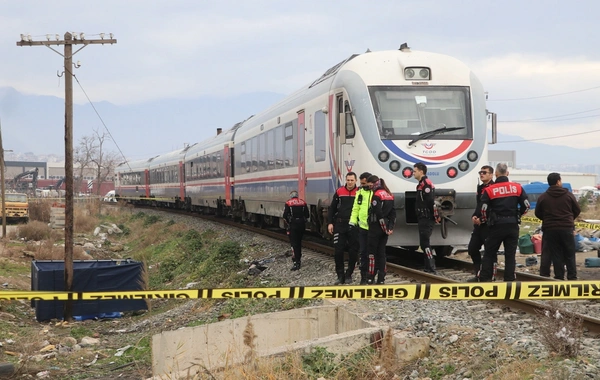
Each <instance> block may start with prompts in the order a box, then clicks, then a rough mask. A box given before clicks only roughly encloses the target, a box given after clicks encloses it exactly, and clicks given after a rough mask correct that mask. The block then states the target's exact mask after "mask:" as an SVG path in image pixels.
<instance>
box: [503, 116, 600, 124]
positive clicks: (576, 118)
mask: <svg viewBox="0 0 600 380" xmlns="http://www.w3.org/2000/svg"><path fill="white" fill-rule="evenodd" d="M599 116H600V115H589V116H581V117H570V118H568V119H556V120H540V119H531V120H507V121H503V120H499V121H498V122H499V123H520V122H525V121H527V122H529V121H530V122H532V123H554V122H556V121H569V120H579V119H589V118H592V117H599ZM557 117H558V116H557Z"/></svg>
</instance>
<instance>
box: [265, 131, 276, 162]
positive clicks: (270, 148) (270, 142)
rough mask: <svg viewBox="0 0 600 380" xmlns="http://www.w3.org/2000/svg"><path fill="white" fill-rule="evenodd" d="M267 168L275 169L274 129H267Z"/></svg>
mask: <svg viewBox="0 0 600 380" xmlns="http://www.w3.org/2000/svg"><path fill="white" fill-rule="evenodd" d="M266 139H267V146H266V149H265V151H266V152H267V169H269V170H270V169H275V130H273V129H271V130H269V131H267V138H266Z"/></svg>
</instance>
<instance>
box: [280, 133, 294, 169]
mask: <svg viewBox="0 0 600 380" xmlns="http://www.w3.org/2000/svg"><path fill="white" fill-rule="evenodd" d="M294 137H295V134H294V125H293V124H292V123H287V124H286V125H285V143H284V150H283V154H284V160H283V162H284V166H286V167H289V166H294V165H295V164H296V163H295V162H294V155H295V153H296V151H297V148H296V146H295V145H296V144H294V142H295V138H294Z"/></svg>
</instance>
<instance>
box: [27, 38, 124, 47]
mask: <svg viewBox="0 0 600 380" xmlns="http://www.w3.org/2000/svg"><path fill="white" fill-rule="evenodd" d="M116 43H117V40H116V39H115V38H113V39H99V40H58V41H17V46H56V45H67V44H69V45H105V44H111V45H112V44H116Z"/></svg>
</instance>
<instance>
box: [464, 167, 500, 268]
mask: <svg viewBox="0 0 600 380" xmlns="http://www.w3.org/2000/svg"><path fill="white" fill-rule="evenodd" d="M493 178H494V168H492V167H491V166H489V165H485V166H482V167H481V170H480V171H479V179H480V180H481V183H480V184H478V185H477V195H476V197H477V203H476V205H477V206H476V207H475V211H474V212H473V216H472V220H473V232H472V233H471V240H470V241H469V247H468V251H469V256H471V259H472V260H473V271H474V273H475V276H477V274H478V273H479V269H480V268H481V252H480V250H481V246H482V245H483V243H484V242H485V239H486V238H487V234H488V226H487V223H482V222H481V219H479V217H478V216H477V210H479V209H481V194H483V190H485V189H486V188H487V187H488V186H489V185H492V184H493V183H494V181H493Z"/></svg>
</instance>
